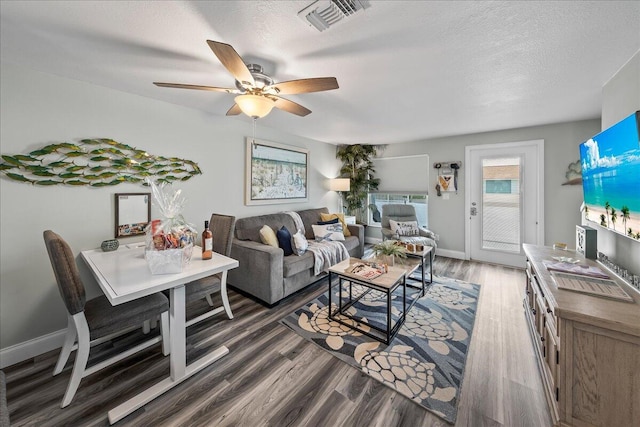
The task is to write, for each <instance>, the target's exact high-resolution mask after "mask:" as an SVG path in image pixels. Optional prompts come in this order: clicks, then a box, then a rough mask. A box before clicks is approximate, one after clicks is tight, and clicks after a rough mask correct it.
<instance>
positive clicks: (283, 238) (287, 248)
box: [276, 225, 293, 256]
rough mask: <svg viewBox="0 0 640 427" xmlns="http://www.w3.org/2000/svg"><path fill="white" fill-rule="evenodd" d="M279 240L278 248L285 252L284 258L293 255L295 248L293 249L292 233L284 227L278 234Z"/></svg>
mask: <svg viewBox="0 0 640 427" xmlns="http://www.w3.org/2000/svg"><path fill="white" fill-rule="evenodd" d="M276 237H277V239H278V246H279V247H280V248H281V249H282V250H283V251H284V256H289V255H293V248H292V247H291V233H290V232H289V230H287V227H285V226H284V225H283V226H282V227H281V228H280V230H278V232H277V233H276Z"/></svg>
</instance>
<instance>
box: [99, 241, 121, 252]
mask: <svg viewBox="0 0 640 427" xmlns="http://www.w3.org/2000/svg"><path fill="white" fill-rule="evenodd" d="M119 246H120V242H118V241H117V240H116V239H111V240H105V241H104V242H102V244H101V245H100V249H102V251H103V252H111V251H115V250H116V249H118V247H119Z"/></svg>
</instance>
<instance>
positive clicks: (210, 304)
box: [206, 294, 213, 307]
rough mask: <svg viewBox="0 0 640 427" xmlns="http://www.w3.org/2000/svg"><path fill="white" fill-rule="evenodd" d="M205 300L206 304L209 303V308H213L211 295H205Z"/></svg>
mask: <svg viewBox="0 0 640 427" xmlns="http://www.w3.org/2000/svg"><path fill="white" fill-rule="evenodd" d="M206 298H207V302H208V303H209V307H213V299H211V294H207V296H206Z"/></svg>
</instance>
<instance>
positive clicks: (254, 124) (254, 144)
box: [253, 117, 258, 149]
mask: <svg viewBox="0 0 640 427" xmlns="http://www.w3.org/2000/svg"><path fill="white" fill-rule="evenodd" d="M256 121H258V118H257V117H253V148H254V149H255V148H256Z"/></svg>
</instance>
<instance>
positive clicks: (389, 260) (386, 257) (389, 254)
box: [373, 240, 407, 265]
mask: <svg viewBox="0 0 640 427" xmlns="http://www.w3.org/2000/svg"><path fill="white" fill-rule="evenodd" d="M373 254H374V255H375V256H376V258H378V259H379V260H380V261H381V262H384V263H385V264H388V265H394V264H395V258H396V257H398V258H406V257H407V250H406V248H405V247H404V246H401V245H400V244H399V242H398V241H397V240H383V241H382V242H380V243H376V244H375V245H373Z"/></svg>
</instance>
